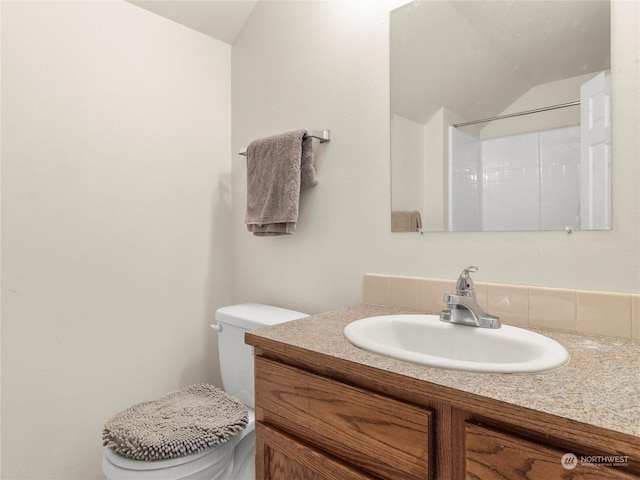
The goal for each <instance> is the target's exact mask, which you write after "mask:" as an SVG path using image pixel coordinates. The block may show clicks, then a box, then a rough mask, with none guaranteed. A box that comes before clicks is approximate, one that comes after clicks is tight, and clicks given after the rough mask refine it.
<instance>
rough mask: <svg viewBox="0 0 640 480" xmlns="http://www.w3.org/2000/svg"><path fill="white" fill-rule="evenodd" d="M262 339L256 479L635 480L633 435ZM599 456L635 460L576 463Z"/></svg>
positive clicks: (637, 451)
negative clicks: (272, 346)
mask: <svg viewBox="0 0 640 480" xmlns="http://www.w3.org/2000/svg"><path fill="white" fill-rule="evenodd" d="M249 343H251V344H254V343H253V342H251V341H250V342H249ZM256 343H261V342H258V341H256ZM254 345H255V344H254ZM255 346H256V347H257V348H256V349H255V350H256V356H255V389H256V420H257V422H256V432H257V440H256V475H257V476H256V480H435V479H453V480H458V479H460V480H462V479H469V480H471V479H478V480H493V479H496V480H497V479H500V480H505V479H509V480H511V479H513V480H517V479H520V478H522V479H527V480H555V479H572V480H578V479H580V480H606V479H611V480H631V479H636V480H638V479H640V439H638V438H637V437H633V436H629V435H622V434H619V433H616V432H611V431H609V430H605V429H602V428H598V427H592V426H590V425H586V424H582V423H578V422H572V421H570V420H567V419H562V418H559V417H554V416H551V415H547V414H544V413H542V412H537V411H533V410H529V409H525V408H522V407H517V406H514V405H510V404H505V403H503V402H498V401H495V400H491V399H487V398H483V397H477V396H473V395H471V394H468V393H465V392H462V391H457V390H452V389H443V388H441V387H439V386H438V385H433V384H429V383H427V382H421V381H419V380H414V379H407V378H406V377H402V376H398V375H395V374H393V373H391V372H383V371H380V370H376V371H375V372H374V371H372V370H370V369H369V367H366V366H363V365H358V364H354V363H352V362H348V363H345V362H344V361H342V360H336V359H333V358H330V357H316V356H315V355H310V356H309V354H308V353H307V352H306V351H297V350H296V349H292V350H289V349H286V348H285V349H284V350H283V349H280V351H269V350H267V349H266V348H258V347H259V345H255ZM567 453H573V454H575V455H576V457H577V463H576V465H575V467H574V468H565V466H566V467H571V466H573V465H571V462H569V463H568V464H566V465H565V466H563V465H562V463H561V462H562V459H563V455H565V454H567ZM594 455H620V456H628V462H627V463H625V464H624V465H613V466H606V465H604V464H602V463H598V462H595V463H590V464H589V463H587V464H584V462H582V463H581V460H580V459H581V458H582V456H594ZM591 458H593V457H591Z"/></svg>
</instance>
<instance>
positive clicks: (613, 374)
mask: <svg viewBox="0 0 640 480" xmlns="http://www.w3.org/2000/svg"><path fill="white" fill-rule="evenodd" d="M398 313H418V312H415V311H407V310H406V309H399V308H394V307H386V306H379V305H368V304H363V305H357V306H353V307H347V308H344V309H340V310H335V311H331V312H327V313H323V314H320V315H313V316H311V317H307V318H304V319H300V320H294V321H292V322H287V323H283V324H279V325H274V326H272V327H268V328H263V329H260V330H256V331H254V332H252V335H255V336H258V337H261V338H265V339H269V340H273V341H276V342H280V343H284V344H287V345H291V346H294V347H298V348H302V349H306V350H309V351H312V352H316V353H320V354H324V355H330V356H332V357H337V358H340V359H343V360H347V361H350V362H355V363H358V364H362V365H366V366H369V367H373V368H377V369H381V370H385V371H389V372H393V373H395V374H399V375H404V376H407V377H411V378H415V379H418V380H423V381H426V382H430V383H433V384H438V385H442V386H445V387H450V388H454V389H457V390H461V391H464V392H468V393H472V394H476V395H480V396H483V397H486V398H490V399H494V400H499V401H503V402H507V403H510V404H513V405H518V406H521V407H525V408H530V409H533V410H537V411H541V412H545V413H549V414H552V415H557V416H560V417H564V418H568V419H571V420H576V421H579V422H583V423H586V424H590V425H594V426H598V427H602V428H606V429H609V430H612V431H616V432H620V433H624V434H628V435H633V436H636V437H640V344H638V343H634V342H632V341H629V340H623V339H618V338H613V337H604V336H596V335H583V334H578V333H572V332H562V331H557V330H547V329H538V328H535V329H534V328H531V329H530V330H533V331H536V332H538V333H541V334H543V335H546V336H548V337H550V338H552V339H554V340H556V341H557V342H558V343H560V344H562V345H563V346H564V347H565V348H566V349H567V351H568V352H569V354H570V356H571V359H570V361H569V363H568V364H567V365H565V366H564V367H561V368H559V369H556V370H552V371H548V372H542V373H533V374H518V375H513V374H492V373H470V372H462V371H454V370H445V369H440V368H432V367H426V366H422V365H415V364H411V363H408V362H404V361H401V360H395V359H392V358H388V357H385V356H382V355H378V354H375V353H370V352H367V351H364V350H361V349H360V348H357V347H355V346H353V345H352V344H350V343H349V342H348V341H347V340H346V339H345V338H344V336H343V334H342V330H343V328H344V327H345V325H347V324H348V323H350V322H352V321H354V320H358V319H360V318H366V317H371V316H376V315H388V314H398Z"/></svg>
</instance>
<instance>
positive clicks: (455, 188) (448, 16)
mask: <svg viewBox="0 0 640 480" xmlns="http://www.w3.org/2000/svg"><path fill="white" fill-rule="evenodd" d="M609 7H610V6H609V2H608V1H601V0H593V1H581V0H578V1H564V0H563V1H558V0H553V1H539V0H535V1H527V0H498V1H484V0H471V1H463V0H451V1H448V0H426V1H414V2H411V3H408V4H406V5H403V6H402V7H400V8H397V9H395V10H393V11H391V13H390V15H391V17H390V42H391V43H390V55H391V57H390V67H391V71H390V80H391V119H390V123H391V181H392V185H391V192H392V198H391V210H392V212H391V226H392V231H399V232H406V231H413V232H416V231H422V232H425V231H426V232H431V231H434V232H435V231H504V230H507V231H509V230H608V229H610V228H611V154H610V146H611V121H610V120H611V115H610V111H611V93H610V85H611V83H610V9H609Z"/></svg>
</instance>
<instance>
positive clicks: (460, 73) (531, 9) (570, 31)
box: [390, 0, 610, 123]
mask: <svg viewBox="0 0 640 480" xmlns="http://www.w3.org/2000/svg"><path fill="white" fill-rule="evenodd" d="M609 23H610V21H609V2H608V1H606V0H563V1H558V0H552V1H544V0H483V1H478V0H472V1H465V0H450V1H422V2H418V1H416V2H412V3H411V4H409V5H406V6H404V7H401V8H398V9H396V10H394V11H393V12H392V14H391V30H390V31H391V83H392V91H391V98H392V112H393V113H396V114H399V115H401V116H403V117H405V118H409V119H412V120H414V121H416V122H419V123H425V122H426V121H427V120H429V119H430V118H431V117H432V116H433V114H434V113H435V112H437V111H438V110H439V109H440V108H442V107H443V106H444V107H446V108H448V109H449V110H451V111H453V112H455V113H457V114H458V115H460V116H462V117H463V118H466V119H468V120H472V119H478V118H486V117H491V116H494V115H497V114H499V113H500V112H502V111H503V110H504V109H505V108H506V107H508V106H509V105H510V104H511V103H513V102H514V101H515V100H516V99H518V98H519V97H521V96H522V95H523V94H524V93H526V92H527V91H529V90H530V89H531V88H532V87H534V86H536V85H540V84H544V83H549V82H554V81H557V80H560V79H564V78H569V77H577V76H580V75H584V74H587V73H591V72H598V71H602V70H607V69H609V68H610V54H609V44H610V41H609V35H610V26H609Z"/></svg>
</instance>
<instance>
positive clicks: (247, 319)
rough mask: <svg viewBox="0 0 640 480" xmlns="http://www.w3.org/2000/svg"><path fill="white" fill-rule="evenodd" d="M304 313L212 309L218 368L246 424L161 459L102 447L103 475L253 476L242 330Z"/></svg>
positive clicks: (230, 479)
mask: <svg viewBox="0 0 640 480" xmlns="http://www.w3.org/2000/svg"><path fill="white" fill-rule="evenodd" d="M307 316H308V315H307V314H304V313H300V312H296V311H293V310H286V309H283V308H279V307H272V306H269V305H261V304H255V303H245V304H240V305H233V306H229V307H224V308H220V309H218V311H217V312H216V320H217V324H215V325H212V327H213V328H214V329H215V330H217V331H218V335H219V338H218V345H219V348H218V350H219V356H220V371H221V373H222V384H223V386H224V389H225V391H226V392H227V393H230V394H231V395H233V396H234V397H235V398H236V399H238V400H239V401H240V402H242V403H243V404H244V405H245V406H246V407H247V410H248V424H247V426H246V427H245V428H244V430H242V431H241V432H239V433H238V434H236V435H234V436H232V437H231V438H229V439H228V440H227V441H226V442H224V443H221V444H219V445H217V446H215V447H212V448H208V449H206V450H203V451H200V452H198V453H194V454H191V455H186V456H183V457H179V458H172V459H167V460H154V461H141V460H133V459H130V458H127V457H124V456H122V455H120V454H118V453H116V452H115V451H113V450H112V449H110V448H105V449H104V454H103V458H102V471H103V473H104V475H105V477H106V479H107V480H254V479H255V436H256V435H255V414H254V410H253V407H254V406H255V405H254V398H253V393H254V388H253V351H252V349H251V347H250V346H248V345H246V344H245V343H244V332H246V331H250V330H255V329H257V328H260V327H266V326H269V325H275V324H277V323H282V322H287V321H290V320H296V319H299V318H303V317H307Z"/></svg>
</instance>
